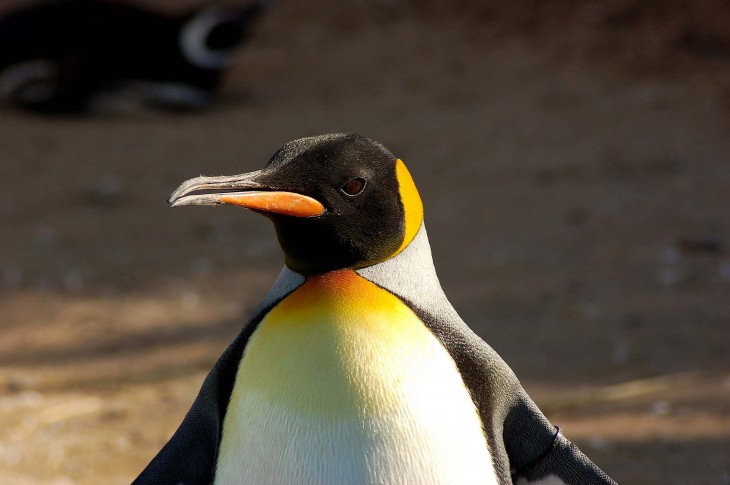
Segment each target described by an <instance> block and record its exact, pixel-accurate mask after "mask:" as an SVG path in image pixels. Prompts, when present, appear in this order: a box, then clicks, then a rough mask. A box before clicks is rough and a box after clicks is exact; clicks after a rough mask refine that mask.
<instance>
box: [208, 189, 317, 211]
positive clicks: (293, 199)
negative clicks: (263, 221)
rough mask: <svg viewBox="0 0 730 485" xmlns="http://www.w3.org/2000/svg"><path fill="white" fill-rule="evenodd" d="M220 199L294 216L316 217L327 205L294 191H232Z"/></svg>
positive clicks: (224, 201)
mask: <svg viewBox="0 0 730 485" xmlns="http://www.w3.org/2000/svg"><path fill="white" fill-rule="evenodd" d="M220 201H221V203H223V204H230V205H240V206H241V207H245V208H247V209H253V210H258V211H263V212H272V213H274V214H283V215H286V216H293V217H314V216H319V215H322V214H323V213H324V211H325V207H324V206H323V205H322V203H321V202H319V201H318V200H315V199H313V198H311V197H307V196H306V195H301V194H295V193H293V192H276V191H272V192H256V191H251V192H239V193H230V194H223V195H221V196H220Z"/></svg>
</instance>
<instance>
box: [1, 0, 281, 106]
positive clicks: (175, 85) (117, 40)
mask: <svg viewBox="0 0 730 485" xmlns="http://www.w3.org/2000/svg"><path fill="white" fill-rule="evenodd" d="M266 5H267V2H265V1H264V0H261V1H260V2H258V3H247V4H241V3H239V4H231V5H226V6H211V7H206V8H202V9H200V8H199V9H196V10H194V11H190V12H186V13H183V14H181V15H176V16H172V15H163V14H161V13H156V12H152V11H148V10H145V9H143V8H140V7H137V6H133V5H126V4H123V3H115V2H112V1H99V0H65V1H63V0H62V1H55V2H50V3H42V4H38V5H35V6H31V7H27V8H23V9H20V10H16V11H13V12H11V13H9V14H7V15H6V16H5V17H4V18H2V19H0V97H2V98H3V99H5V100H6V101H8V102H10V103H12V104H15V105H18V106H21V107H24V108H28V109H33V110H36V111H41V112H78V111H83V110H85V109H86V108H89V107H95V106H94V105H95V102H96V101H98V100H99V98H100V97H101V95H104V94H108V93H109V92H119V91H122V90H124V91H125V92H126V93H127V94H129V93H132V94H134V95H135V96H136V97H138V98H141V99H142V100H143V101H146V102H150V103H152V104H155V105H157V106H163V107H171V108H191V109H192V108H202V107H205V106H207V105H208V104H209V103H210V102H211V100H212V98H213V95H214V93H215V90H216V88H217V87H218V85H219V83H220V80H221V75H222V73H223V71H224V70H225V68H226V66H227V65H228V62H229V59H230V57H231V55H232V53H233V49H234V48H235V47H236V46H237V45H238V44H240V43H241V42H243V41H244V40H245V39H246V38H247V36H248V35H249V33H250V29H251V27H252V24H253V22H254V21H255V20H256V19H257V18H258V17H259V14H260V13H261V12H262V11H263V10H264V9H265V6H266ZM97 104H98V103H97Z"/></svg>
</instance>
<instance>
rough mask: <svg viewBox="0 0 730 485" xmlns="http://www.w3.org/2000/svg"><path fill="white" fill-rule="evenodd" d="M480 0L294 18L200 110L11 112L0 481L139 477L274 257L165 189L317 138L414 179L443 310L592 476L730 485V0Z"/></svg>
mask: <svg viewBox="0 0 730 485" xmlns="http://www.w3.org/2000/svg"><path fill="white" fill-rule="evenodd" d="M14 3H19V2H14ZM168 3H169V4H172V3H173V2H171V1H170V2H168ZM187 3H192V2H187ZM473 3H476V2H468V1H465V2H458V3H456V4H449V5H450V7H447V6H446V4H443V3H438V2H428V3H427V4H425V6H422V7H416V6H414V4H412V3H409V2H399V1H396V0H379V1H376V2H355V1H348V2H335V1H334V0H332V1H326V2H317V3H314V2H310V3H309V4H307V3H305V2H300V3H296V2H282V3H281V4H280V5H279V7H277V9H276V10H274V11H273V12H272V13H271V15H270V16H269V17H268V18H267V19H266V21H265V22H264V24H263V25H261V28H260V29H259V35H258V36H257V37H256V38H255V39H254V40H253V42H251V44H250V45H249V46H248V47H247V48H246V49H243V50H242V51H241V52H240V55H239V56H238V57H237V59H236V61H237V62H236V65H235V67H234V69H233V70H232V72H231V73H230V77H229V79H228V82H227V85H226V87H225V89H224V90H223V96H222V99H221V103H220V105H219V106H218V107H217V108H215V109H212V110H210V111H208V112H206V113H202V114H197V115H196V114H188V115H182V114H170V113H156V112H149V111H138V110H135V111H132V112H128V113H122V114H117V115H111V116H92V117H87V118H61V119H48V118H40V117H36V116H30V115H25V114H21V113H18V112H15V111H11V110H3V111H1V112H0V156H1V157H2V164H0V177H1V179H2V190H1V191H0V221H1V225H0V228H1V231H2V237H0V270H2V273H0V278H1V279H0V290H1V291H2V293H0V476H2V477H3V478H2V483H5V484H7V483H11V484H30V483H38V484H71V483H79V484H96V483H110V484H111V483H120V484H121V483H128V482H129V481H130V480H131V479H132V478H133V477H134V476H135V475H136V474H137V473H138V472H139V471H140V470H141V468H142V467H143V466H144V465H145V464H146V463H147V462H148V461H149V460H150V459H151V457H152V456H153V455H154V454H155V453H156V452H157V450H158V449H159V448H160V447H161V446H162V444H163V443H164V442H165V441H166V440H167V439H168V437H169V436H170V434H171V433H172V432H173V431H174V430H175V429H176V427H177V425H178V424H179V422H180V421H181V419H182V416H183V415H184V413H185V412H186V411H187V409H188V408H189V406H190V404H191V402H192V399H193V398H194V396H195V394H196V393H197V390H198V388H199V386H200V384H201V381H202V379H203V377H204V375H205V373H206V372H207V370H208V369H209V368H210V367H211V365H212V363H213V362H214V361H215V360H216V359H217V357H218V356H219V355H220V353H221V352H222V351H223V349H224V348H225V347H226V345H227V343H228V342H229V341H230V340H231V339H232V338H233V336H234V335H235V334H236V333H237V332H238V330H239V329H240V327H241V324H242V322H243V321H244V320H245V318H246V316H247V314H248V312H249V311H250V310H251V309H252V307H253V306H254V305H255V304H256V302H257V301H258V300H259V299H260V298H261V297H262V295H263V294H264V293H265V291H266V290H267V288H268V286H269V285H270V284H271V283H272V282H273V280H274V278H275V276H276V274H277V272H278V270H279V267H280V265H281V256H280V254H279V250H278V247H277V246H276V244H275V239H274V235H273V231H272V230H271V228H270V227H269V226H268V224H267V222H266V221H265V220H263V218H259V217H257V216H255V215H253V214H250V213H245V212H244V211H238V210H235V209H232V208H220V209H213V208H190V209H185V210H170V209H169V208H168V207H167V206H166V204H165V202H164V199H165V196H166V195H167V194H168V193H169V192H170V191H171V189H173V188H174V187H176V186H177V184H178V183H179V182H181V181H182V180H184V179H186V178H189V177H191V176H195V175H198V174H200V173H201V172H203V173H206V174H230V173H239V172H243V171H248V170H252V169H256V168H259V167H261V166H262V165H263V164H264V163H265V162H266V160H267V159H268V157H269V156H270V155H271V154H272V153H273V151H274V150H275V149H276V148H278V147H279V146H280V145H281V144H282V143H284V142H285V141H288V140H290V139H293V138H298V137H301V136H305V135H312V134H319V133H326V132H359V133H363V134H366V135H368V136H371V137H373V138H375V139H378V140H380V141H382V142H383V143H384V144H385V145H386V146H389V147H390V148H391V149H392V150H393V151H394V152H395V153H396V154H397V155H398V156H400V157H401V158H403V159H404V160H405V161H406V163H408V165H409V168H410V169H411V171H412V172H413V174H414V176H415V178H416V180H417V182H418V183H419V186H420V188H421V192H422V195H423V198H424V200H425V204H426V211H427V214H426V218H427V224H428V228H429V234H430V237H431V241H432V245H433V250H434V257H435V260H436V264H437V267H438V269H439V272H440V276H441V279H442V283H443V286H444V287H445V289H446V292H447V294H448V295H449V296H450V298H451V301H452V302H453V303H454V305H455V306H456V308H457V309H458V310H459V311H460V313H461V314H462V316H463V317H464V319H465V320H466V321H467V322H468V323H469V324H470V325H471V326H472V327H473V328H474V329H475V330H476V331H477V332H479V333H480V335H482V336H483V337H484V339H485V340H486V341H488V342H489V343H490V344H491V345H492V346H493V347H494V348H495V349H497V351H498V352H500V353H501V355H502V356H503V357H504V358H505V360H506V361H507V362H508V363H510V365H511V366H512V367H513V369H514V370H515V371H516V372H517V374H518V376H520V378H521V380H522V382H523V384H524V386H525V387H526V388H527V390H528V391H529V392H530V393H531V394H532V395H533V397H534V398H535V399H536V400H537V402H538V403H539V404H540V405H541V406H542V407H543V409H544V410H545V411H546V413H547V414H548V415H549V417H550V418H551V419H552V420H553V421H554V422H555V423H557V424H559V425H561V427H562V428H563V430H564V432H565V434H566V435H567V436H568V437H570V438H572V439H573V440H574V441H575V442H577V443H578V444H579V445H580V446H581V447H582V448H583V450H584V451H585V452H586V453H587V454H588V455H589V456H590V457H592V458H593V459H594V461H596V462H597V463H598V464H599V465H600V466H601V467H603V468H604V469H605V470H606V471H607V472H608V473H609V474H611V475H612V476H613V477H615V478H616V479H617V480H618V481H619V482H621V483H628V484H630V483H640V484H688V483H693V484H705V483H707V484H716V483H730V352H728V348H730V254H729V253H728V244H730V215H729V214H728V209H729V208H730V190H729V187H730V164H729V163H728V162H729V161H730V160H729V155H730V141H729V140H730V137H729V136H728V127H729V123H728V121H729V117H728V113H729V109H730V68H729V67H728V45H730V44H728V42H727V37H723V33H727V32H730V30H726V29H724V27H725V26H726V25H723V22H724V20H723V19H725V20H727V19H728V18H730V15H726V14H727V13H728V12H727V8H726V7H725V10H724V11H719V12H717V11H716V10H714V9H715V7H717V8H719V6H720V3H719V2H709V1H704V2H695V3H692V2H667V4H671V6H672V8H674V10H672V8H669V7H666V8H659V6H658V5H661V2H645V3H644V2H634V3H632V2H617V1H612V2H606V3H601V2H585V3H581V2H569V1H562V2H556V3H554V4H552V5H553V6H551V7H547V6H546V4H544V3H541V2H525V3H524V4H521V7H520V8H511V9H508V8H507V7H499V6H498V5H499V4H496V3H495V4H492V3H490V4H485V5H489V6H491V7H490V8H486V7H485V8H475V7H474V5H473ZM683 5H684V7H682V6H683ZM678 6H679V7H678ZM692 6H694V7H692ZM698 6H704V7H703V8H704V9H703V8H699V7H698ZM677 8H679V10H677Z"/></svg>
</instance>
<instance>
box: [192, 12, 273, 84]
mask: <svg viewBox="0 0 730 485" xmlns="http://www.w3.org/2000/svg"><path fill="white" fill-rule="evenodd" d="M271 4H273V2H271V1H266V0H260V1H258V2H257V3H246V4H242V5H235V4H234V5H222V6H211V7H207V8H204V9H202V10H198V11H196V12H194V13H193V14H191V15H189V16H187V17H186V18H185V19H184V21H183V23H182V26H181V27H180V31H179V46H180V51H181V53H182V55H183V57H184V58H185V60H186V61H187V62H189V63H190V64H191V65H193V66H195V67H197V68H199V69H205V70H211V71H219V70H221V69H223V68H225V67H227V66H228V64H229V62H230V59H231V57H232V55H233V50H234V48H235V47H236V46H237V45H239V44H240V43H241V42H243V41H244V40H246V39H247V38H248V37H249V35H250V30H251V27H252V25H253V23H254V22H255V21H256V20H257V19H258V18H259V17H260V15H261V14H262V13H263V12H264V11H265V10H266V9H268V8H269V7H270V6H271Z"/></svg>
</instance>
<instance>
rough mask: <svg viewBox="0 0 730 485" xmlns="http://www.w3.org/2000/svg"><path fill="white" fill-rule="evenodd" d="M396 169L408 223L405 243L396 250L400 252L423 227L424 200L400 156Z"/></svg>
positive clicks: (404, 238)
mask: <svg viewBox="0 0 730 485" xmlns="http://www.w3.org/2000/svg"><path fill="white" fill-rule="evenodd" d="M395 171H396V175H397V177H398V186H399V188H400V200H401V202H402V203H403V211H404V212H405V223H406V230H405V235H404V237H403V243H402V244H401V245H400V247H399V248H398V250H397V251H396V252H395V254H398V253H400V252H401V251H403V250H404V249H405V247H406V246H408V245H409V244H410V243H411V241H413V238H414V237H416V234H417V233H418V229H419V228H420V227H421V223H422V222H423V202H421V196H420V195H418V189H417V188H416V184H415V182H414V181H413V177H411V173H410V172H409V171H408V169H407V168H406V164H405V163H403V160H401V159H400V158H399V159H398V160H396V162H395Z"/></svg>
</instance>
